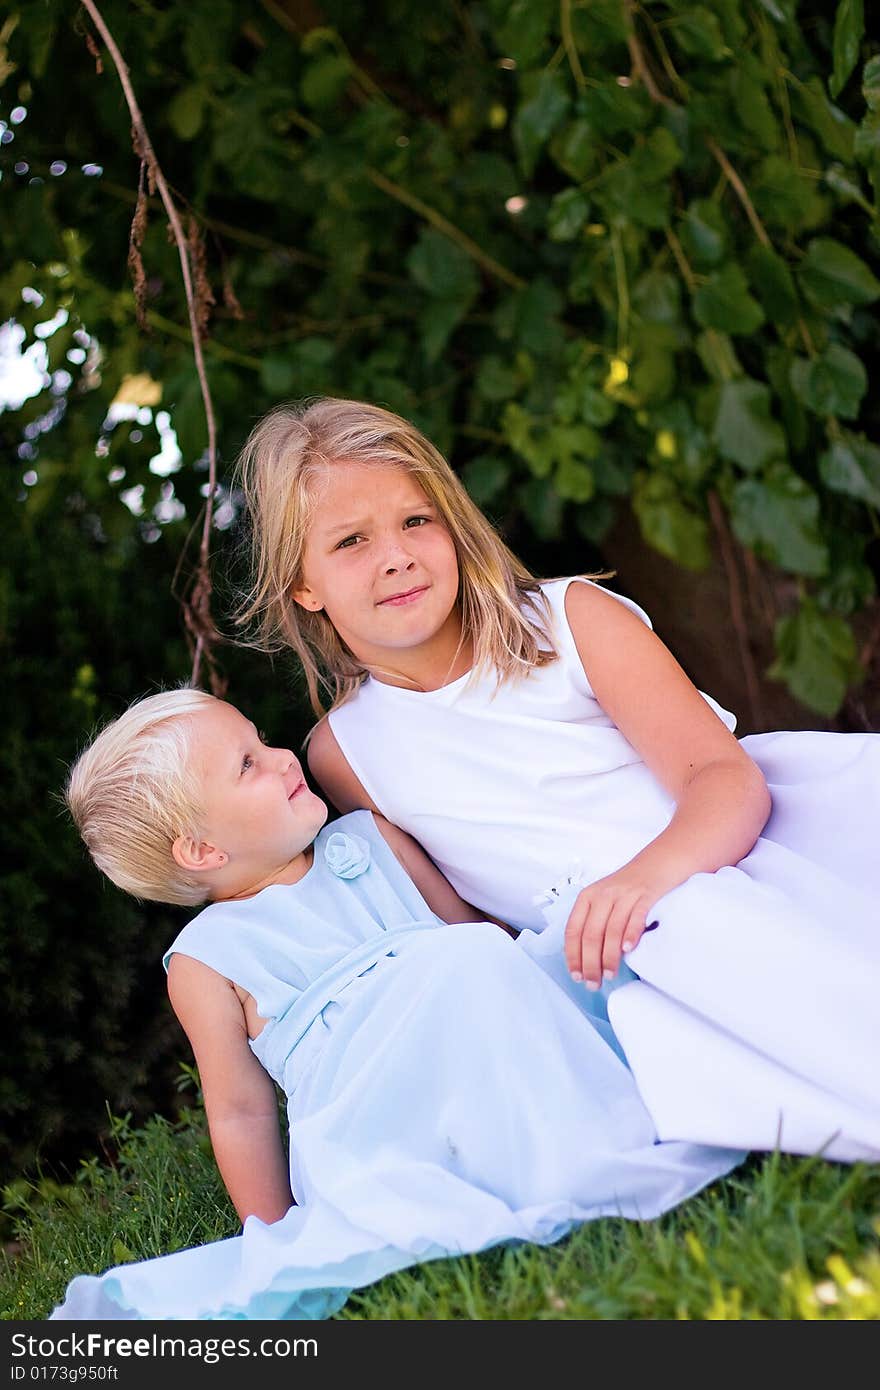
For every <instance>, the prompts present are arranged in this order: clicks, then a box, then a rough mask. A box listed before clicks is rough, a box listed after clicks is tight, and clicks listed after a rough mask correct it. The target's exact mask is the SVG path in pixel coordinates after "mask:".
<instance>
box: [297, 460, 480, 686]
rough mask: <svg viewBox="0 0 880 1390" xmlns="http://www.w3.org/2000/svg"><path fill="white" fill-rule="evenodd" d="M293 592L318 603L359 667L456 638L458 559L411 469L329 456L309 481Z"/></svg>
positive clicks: (402, 660)
mask: <svg viewBox="0 0 880 1390" xmlns="http://www.w3.org/2000/svg"><path fill="white" fill-rule="evenodd" d="M315 486H316V489H317V491H316V493H315V497H314V501H315V511H314V516H313V520H312V525H311V529H310V532H309V536H308V540H307V543H306V548H305V552H304V556H303V581H302V586H301V587H300V588H299V589H297V590H295V591H294V595H293V597H294V598H295V599H296V601H297V603H299V604H301V605H302V606H303V607H304V608H309V609H311V610H312V611H314V612H316V611H318V610H319V609H323V610H324V612H325V613H326V614H327V617H328V618H329V620H330V622H331V623H332V624H333V626H334V628H335V629H336V631H337V632H338V634H339V636H340V637H341V638H342V640H343V641H344V642H345V644H346V645H347V646H348V647H349V648H350V650H351V651H352V652H353V653H354V655H355V656H356V657H357V658H358V660H360V661H362V662H363V663H364V665H366V666H377V667H382V666H383V665H386V666H391V668H392V669H401V668H402V667H407V666H408V665H409V664H410V663H411V661H412V658H413V657H414V656H416V655H418V656H421V657H429V656H430V655H431V654H432V653H433V652H436V653H437V654H438V655H440V654H442V652H443V651H445V650H446V649H447V648H448V646H449V644H450V641H451V643H452V646H453V647H454V646H455V643H456V642H457V640H458V634H459V631H460V624H459V616H458V610H457V606H456V604H457V599H458V558H457V556H456V553H455V545H454V544H453V540H452V537H451V535H450V534H449V531H448V530H447V529H446V525H445V522H444V521H443V520H442V518H441V516H440V513H439V512H438V511H437V508H436V507H435V506H434V505H433V504H432V503H431V502H429V501H428V499H427V497H426V496H425V494H424V492H423V491H422V489H421V487H420V486H419V484H418V483H417V482H416V480H415V478H414V477H413V476H412V475H411V474H410V473H408V472H406V471H405V470H404V469H403V468H395V467H394V466H392V465H385V464H359V463H337V464H334V465H332V466H331V467H330V468H328V469H327V470H326V473H325V474H324V476H323V478H321V479H320V480H319V481H318V482H316V484H315Z"/></svg>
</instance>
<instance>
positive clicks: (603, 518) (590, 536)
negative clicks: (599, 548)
mask: <svg viewBox="0 0 880 1390" xmlns="http://www.w3.org/2000/svg"><path fill="white" fill-rule="evenodd" d="M616 516H617V507H616V506H615V504H614V502H613V501H612V500H611V498H610V497H603V496H601V495H597V496H596V497H594V498H592V500H591V501H589V502H587V503H586V504H585V505H584V506H582V507H579V508H578V511H577V518H576V522H575V524H576V526H577V529H578V532H579V533H580V535H582V536H583V537H584V540H587V541H589V542H590V544H591V545H600V544H601V543H602V541H603V540H604V539H605V537H606V535H607V534H608V532H609V531H610V530H611V527H612V526H613V525H614V520H615V517H616Z"/></svg>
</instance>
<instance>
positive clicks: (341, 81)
mask: <svg viewBox="0 0 880 1390" xmlns="http://www.w3.org/2000/svg"><path fill="white" fill-rule="evenodd" d="M350 77H351V63H350V62H349V60H348V59H347V58H346V57H344V56H343V54H341V53H322V54H321V56H320V57H319V58H316V59H315V60H314V61H313V62H311V63H310V64H309V66H308V67H307V68H306V70H305V72H304V73H303V75H302V79H301V82H300V92H301V94H302V99H303V101H304V102H305V104H306V106H309V107H311V108H312V110H313V111H327V110H330V109H332V108H333V107H335V106H336V105H337V103H338V102H339V99H340V97H341V96H342V93H343V92H344V91H345V88H346V86H347V84H348V80H349V78H350Z"/></svg>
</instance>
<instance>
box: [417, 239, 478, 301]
mask: <svg viewBox="0 0 880 1390" xmlns="http://www.w3.org/2000/svg"><path fill="white" fill-rule="evenodd" d="M406 265H407V269H408V271H409V273H410V275H411V276H412V278H413V280H415V282H416V284H417V285H419V286H420V287H421V288H422V289H423V290H426V291H427V293H428V294H430V295H434V296H435V297H436V298H438V299H456V300H467V299H470V298H472V297H473V296H474V295H475V294H476V292H477V290H478V288H479V279H478V276H477V272H476V270H475V268H474V263H473V261H472V260H471V258H470V256H468V255H467V253H466V252H465V251H462V249H461V247H459V246H457V245H456V244H455V242H454V241H450V240H449V237H446V236H443V235H442V233H441V232H436V231H435V230H434V229H433V227H426V228H423V230H422V231H421V233H420V234H419V239H418V241H417V242H416V244H415V246H414V247H413V249H412V250H411V251H410V253H409V255H408V256H407V259H406Z"/></svg>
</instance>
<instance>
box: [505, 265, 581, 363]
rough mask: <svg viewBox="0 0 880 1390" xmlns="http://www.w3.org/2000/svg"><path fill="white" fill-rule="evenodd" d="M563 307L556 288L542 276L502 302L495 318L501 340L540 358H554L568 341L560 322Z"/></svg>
mask: <svg viewBox="0 0 880 1390" xmlns="http://www.w3.org/2000/svg"><path fill="white" fill-rule="evenodd" d="M562 306H563V299H562V295H561V294H560V293H559V291H558V290H557V288H556V286H555V285H553V284H551V282H550V281H549V280H547V279H545V278H544V277H543V276H539V277H538V278H537V279H536V280H532V281H531V282H530V283H529V284H528V285H526V287H525V289H523V290H517V291H515V292H514V293H513V294H511V295H509V296H508V297H507V298H506V299H503V300H502V301H501V303H500V304H499V306H498V309H497V311H496V314H495V324H496V329H497V332H498V336H499V338H501V339H502V340H509V339H513V340H514V341H515V343H516V346H517V348H523V349H525V351H526V352H529V353H534V355H535V356H536V357H552V356H553V355H555V354H556V353H557V352H559V351H560V349H561V348H562V346H563V343H564V341H565V336H564V333H563V329H562V325H561V324H560V322H559V318H558V315H559V313H560V311H561V309H562Z"/></svg>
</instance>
